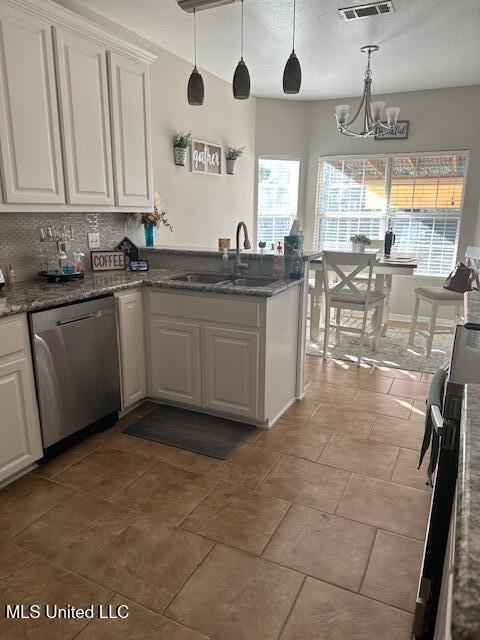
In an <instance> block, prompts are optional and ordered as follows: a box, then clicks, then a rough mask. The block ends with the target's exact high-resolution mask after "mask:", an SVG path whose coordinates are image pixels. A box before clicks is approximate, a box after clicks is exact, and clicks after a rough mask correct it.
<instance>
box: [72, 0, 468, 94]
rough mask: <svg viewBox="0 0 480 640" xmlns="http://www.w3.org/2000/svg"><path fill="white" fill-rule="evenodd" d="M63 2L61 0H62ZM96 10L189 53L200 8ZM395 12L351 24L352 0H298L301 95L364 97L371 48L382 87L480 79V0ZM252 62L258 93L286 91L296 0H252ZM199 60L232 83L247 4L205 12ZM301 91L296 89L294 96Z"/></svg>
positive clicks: (429, 1) (420, 3)
mask: <svg viewBox="0 0 480 640" xmlns="http://www.w3.org/2000/svg"><path fill="white" fill-rule="evenodd" d="M60 1H61V0H60ZM79 2H80V3H81V4H82V5H84V6H85V7H87V8H88V9H89V10H91V11H95V12H97V13H99V14H101V15H103V16H104V17H106V18H108V19H110V20H112V21H114V22H117V23H119V24H120V25H122V26H123V27H126V28H128V29H130V30H131V31H134V32H136V33H137V34H139V35H140V36H142V37H143V38H146V39H148V40H151V41H152V42H154V43H156V44H158V45H160V46H162V47H164V48H165V49H168V50H169V51H171V52H173V53H175V54H177V55H178V56H180V57H182V58H185V59H187V60H192V59H193V51H192V49H193V47H192V24H193V23H192V20H193V18H192V15H191V14H187V13H184V12H183V11H182V10H181V9H179V8H178V6H177V3H176V1H175V0H135V1H134V2H132V1H131V0H79ZM393 2H394V6H395V13H393V14H391V15H382V16H373V17H371V18H367V19H363V20H358V21H355V22H352V23H345V22H344V21H343V20H342V18H341V17H340V15H339V14H338V8H339V7H344V6H348V5H350V4H361V2H357V3H355V2H354V1H352V2H350V1H349V0H297V43H296V51H297V55H298V57H299V58H300V61H301V63H302V70H303V85H302V91H301V94H300V96H299V97H298V98H295V99H304V100H312V99H322V98H337V97H340V96H352V95H359V93H360V92H361V88H362V74H363V69H364V65H365V55H364V54H361V53H360V51H359V49H360V47H361V46H362V45H365V44H378V45H380V51H379V52H378V53H376V54H374V57H373V72H374V84H375V91H376V92H377V93H380V92H381V93H387V92H395V91H414V90H418V89H433V88H440V87H452V86H459V85H468V84H480V36H479V34H480V0H456V1H455V0H453V1H452V0H393ZM244 6H245V60H246V63H247V65H248V67H249V69H250V74H251V77H252V92H253V93H254V94H255V95H257V96H264V97H272V98H277V97H283V93H282V74H283V67H284V65H285V61H286V59H287V58H288V55H289V53H290V50H291V21H292V6H293V0H245V5H244ZM197 24H198V66H199V67H200V68H201V69H202V68H203V69H206V70H208V71H210V72H212V73H214V74H215V75H217V76H220V77H221V78H224V79H225V80H228V81H230V80H231V78H232V76H233V71H234V69H235V66H236V64H237V62H238V58H239V46H240V31H239V25H240V3H238V4H234V5H226V6H223V7H218V8H215V9H211V10H209V11H202V12H201V13H198V14H197ZM290 98H291V96H290Z"/></svg>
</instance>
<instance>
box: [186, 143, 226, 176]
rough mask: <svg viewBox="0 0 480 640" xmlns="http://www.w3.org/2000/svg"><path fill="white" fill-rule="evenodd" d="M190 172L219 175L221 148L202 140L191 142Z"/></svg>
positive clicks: (220, 171)
mask: <svg viewBox="0 0 480 640" xmlns="http://www.w3.org/2000/svg"><path fill="white" fill-rule="evenodd" d="M192 171H195V172H196V173H210V174H212V175H216V176H219V175H221V173H222V147H221V146H219V145H218V144H211V143H210V142H203V140H192Z"/></svg>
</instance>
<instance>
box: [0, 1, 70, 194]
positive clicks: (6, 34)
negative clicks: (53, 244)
mask: <svg viewBox="0 0 480 640" xmlns="http://www.w3.org/2000/svg"><path fill="white" fill-rule="evenodd" d="M0 141H1V160H2V179H3V184H4V200H5V202H7V203H8V204H22V203H31V204H39V203H42V204H59V203H63V202H64V201H65V195H64V185H63V170H62V155H61V146H60V132H59V121H58V110H57V96H56V87H55V68H54V61H53V45H52V33H51V25H50V24H49V23H48V22H45V21H44V20H42V19H41V18H39V17H37V16H33V15H29V14H24V13H21V12H18V11H17V10H15V9H13V8H11V7H8V6H2V7H0Z"/></svg>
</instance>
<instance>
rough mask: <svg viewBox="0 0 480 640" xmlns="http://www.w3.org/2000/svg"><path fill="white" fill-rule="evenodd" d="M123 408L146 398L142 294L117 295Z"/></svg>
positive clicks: (137, 292)
mask: <svg viewBox="0 0 480 640" xmlns="http://www.w3.org/2000/svg"><path fill="white" fill-rule="evenodd" d="M116 298H117V304H118V334H119V342H120V370H121V375H122V409H125V408H127V407H129V406H131V405H132V404H134V403H135V402H139V401H140V400H142V399H143V398H144V397H145V395H146V384H145V345H144V338H143V308H142V292H141V291H129V292H125V293H120V294H117V296H116Z"/></svg>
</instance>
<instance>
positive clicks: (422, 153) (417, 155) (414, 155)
mask: <svg viewBox="0 0 480 640" xmlns="http://www.w3.org/2000/svg"><path fill="white" fill-rule="evenodd" d="M451 155H464V156H465V174H464V180H463V189H462V199H461V203H460V207H459V209H460V211H459V213H458V215H454V216H453V215H451V216H449V215H448V214H433V215H432V218H448V217H451V218H455V219H458V221H459V226H458V235H457V244H456V256H455V259H458V245H459V243H460V237H461V231H462V221H463V214H464V205H465V194H466V191H467V182H468V174H469V167H470V150H469V149H448V150H433V151H403V152H394V153H393V152H392V153H361V154H358V153H356V154H338V155H325V156H318V157H317V165H316V167H317V171H316V187H315V209H314V212H313V225H314V226H313V246H314V248H315V247H316V246H317V242H318V229H319V222H320V218H321V216H319V215H318V213H317V212H318V202H319V195H320V184H319V180H318V176H319V170H320V163H321V162H329V161H339V160H364V159H366V158H385V159H387V160H388V159H390V158H404V157H406V156H408V157H411V158H422V157H425V156H451ZM391 185H392V181H391V169H390V170H389V177H388V178H387V179H386V189H385V192H386V198H387V207H386V210H385V214H386V216H385V219H386V222H387V224H388V220H389V218H390V217H395V214H393V215H392V214H391V213H390V209H389V206H388V203H389V198H390V191H391ZM407 215H408V217H409V218H411V219H414V218H416V217H417V218H420V217H423V218H424V217H427V215H423V216H421V215H418V216H416V215H415V214H412V213H410V214H407ZM378 219H381V216H379V217H378ZM414 276H418V277H421V278H437V279H438V278H441V277H443V276H438V275H437V276H435V275H432V274H416V273H415V274H414Z"/></svg>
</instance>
